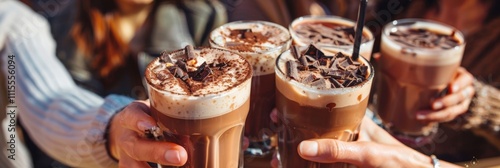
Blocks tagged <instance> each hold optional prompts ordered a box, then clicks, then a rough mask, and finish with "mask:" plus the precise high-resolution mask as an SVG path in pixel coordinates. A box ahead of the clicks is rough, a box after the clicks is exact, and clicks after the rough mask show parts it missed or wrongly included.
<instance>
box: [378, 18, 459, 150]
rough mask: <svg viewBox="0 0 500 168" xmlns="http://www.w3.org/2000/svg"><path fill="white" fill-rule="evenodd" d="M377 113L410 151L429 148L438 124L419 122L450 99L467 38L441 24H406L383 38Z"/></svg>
mask: <svg viewBox="0 0 500 168" xmlns="http://www.w3.org/2000/svg"><path fill="white" fill-rule="evenodd" d="M382 33H383V34H382V44H381V52H382V57H381V58H380V65H379V71H378V72H379V73H378V74H379V76H380V78H379V83H378V89H377V90H378V92H377V103H376V106H377V112H378V115H379V116H380V118H381V119H382V121H383V123H384V125H385V126H386V128H387V130H388V131H389V132H390V133H391V134H393V135H394V136H395V137H396V138H398V139H399V140H400V141H402V142H404V143H405V144H407V145H410V146H414V147H415V146H421V145H424V144H426V143H429V142H430V141H431V140H432V136H433V135H434V134H435V133H436V131H437V123H424V122H421V121H418V120H416V112H417V111H423V110H431V101H432V100H434V99H435V98H438V97H441V96H443V95H446V93H447V91H448V88H447V85H448V84H449V82H450V81H451V80H452V78H453V77H454V76H455V73H456V70H457V68H458V67H459V66H460V61H461V59H462V55H463V52H464V47H465V42H464V38H463V35H462V34H461V33H460V32H459V31H458V30H456V29H454V28H452V27H450V26H446V25H444V24H441V23H437V22H433V21H428V20H418V19H405V20H397V21H394V22H393V23H391V24H389V25H387V26H386V27H385V28H384V30H383V32H382Z"/></svg>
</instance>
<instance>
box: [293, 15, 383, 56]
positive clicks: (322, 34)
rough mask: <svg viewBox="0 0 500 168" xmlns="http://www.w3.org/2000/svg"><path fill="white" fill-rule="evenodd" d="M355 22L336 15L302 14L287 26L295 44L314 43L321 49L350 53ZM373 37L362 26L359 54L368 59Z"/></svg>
mask: <svg viewBox="0 0 500 168" xmlns="http://www.w3.org/2000/svg"><path fill="white" fill-rule="evenodd" d="M355 26H356V22H354V21H352V20H349V19H345V18H341V17H337V16H304V17H300V18H297V19H295V20H294V21H293V22H292V24H291V25H290V27H289V30H290V34H291V35H292V38H293V42H294V44H295V45H299V46H307V45H309V44H314V45H316V46H317V47H318V48H320V49H321V50H324V51H327V50H333V51H336V50H344V52H347V53H352V51H353V47H354V34H355ZM374 42H375V38H374V36H373V34H372V32H371V31H370V30H369V29H368V28H366V27H365V28H363V36H362V43H361V46H360V51H359V53H360V55H362V56H364V57H365V58H366V59H368V60H370V56H371V55H372V49H373V43H374Z"/></svg>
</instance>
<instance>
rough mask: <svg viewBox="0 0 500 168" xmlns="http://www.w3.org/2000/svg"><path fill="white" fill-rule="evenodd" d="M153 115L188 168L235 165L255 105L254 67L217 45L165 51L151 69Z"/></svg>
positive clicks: (149, 88) (230, 167) (149, 77)
mask: <svg viewBox="0 0 500 168" xmlns="http://www.w3.org/2000/svg"><path fill="white" fill-rule="evenodd" d="M145 76H146V80H147V83H148V91H149V98H150V101H151V115H152V116H153V117H154V118H155V120H156V121H158V125H159V126H160V128H161V129H162V130H163V131H164V136H165V139H166V140H167V141H170V142H174V143H177V144H180V145H182V146H183V147H184V148H186V151H187V153H188V161H187V163H186V164H185V165H184V166H183V167H189V168H199V167H206V168H222V167H227V168H234V167H238V164H239V159H240V143H241V136H242V131H243V127H244V123H245V119H246V117H247V114H248V110H249V104H250V99H249V98H250V87H251V85H250V84H251V76H252V71H251V66H250V64H249V63H248V62H247V61H245V60H244V58H242V57H241V56H239V55H237V54H235V53H231V52H228V51H224V50H220V49H214V48H198V49H192V47H186V49H182V50H177V51H174V52H171V53H164V54H162V56H160V57H159V58H157V59H155V60H153V61H152V62H151V63H150V64H149V65H148V67H147V69H146V73H145Z"/></svg>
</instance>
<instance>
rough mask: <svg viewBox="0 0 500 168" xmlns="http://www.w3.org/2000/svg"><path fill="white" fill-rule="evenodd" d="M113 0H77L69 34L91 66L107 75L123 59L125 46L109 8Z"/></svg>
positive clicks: (102, 76) (112, 6) (97, 71)
mask: <svg viewBox="0 0 500 168" xmlns="http://www.w3.org/2000/svg"><path fill="white" fill-rule="evenodd" d="M116 9H117V5H116V3H115V0H80V1H79V4H78V15H77V18H76V21H75V24H74V25H73V28H72V30H71V35H72V37H73V39H74V40H75V43H76V45H77V47H78V48H79V50H80V51H82V52H83V54H85V55H86V56H87V57H89V58H90V60H91V62H90V63H91V67H92V68H93V70H94V71H95V72H96V73H97V74H98V76H100V77H101V78H102V79H106V78H107V77H109V75H110V74H111V73H112V72H113V71H114V70H116V69H117V68H119V67H121V66H123V65H124V64H125V63H126V62H125V61H126V57H127V56H128V55H129V54H128V53H127V51H128V46H127V44H126V43H125V42H124V41H123V40H122V39H121V38H120V36H119V34H118V29H117V25H115V24H114V23H113V22H112V15H111V12H113V11H115V10H116Z"/></svg>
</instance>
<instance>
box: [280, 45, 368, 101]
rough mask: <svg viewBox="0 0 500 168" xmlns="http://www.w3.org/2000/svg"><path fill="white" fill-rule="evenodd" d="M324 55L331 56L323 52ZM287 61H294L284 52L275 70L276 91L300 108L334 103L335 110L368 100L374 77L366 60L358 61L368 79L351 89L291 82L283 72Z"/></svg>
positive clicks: (288, 51) (291, 56)
mask: <svg viewBox="0 0 500 168" xmlns="http://www.w3.org/2000/svg"><path fill="white" fill-rule="evenodd" d="M325 54H326V55H332V54H331V53H329V52H325ZM288 60H296V59H295V58H294V57H293V55H292V54H291V53H290V50H287V51H285V52H284V53H283V54H282V55H281V56H280V57H279V58H278V67H279V69H276V89H277V90H278V91H279V92H280V93H281V94H283V95H284V96H285V97H286V98H288V99H290V100H293V101H295V102H297V103H299V104H300V105H301V106H313V107H319V108H325V107H326V105H328V104H330V103H335V108H340V107H346V106H352V105H357V104H359V103H360V102H361V101H363V100H365V99H367V98H368V96H369V95H370V89H371V85H372V81H373V80H372V79H373V76H374V74H373V73H374V72H373V67H372V66H371V65H370V64H369V63H368V61H367V60H365V59H363V58H361V57H360V59H359V60H360V61H361V62H362V63H363V64H365V65H367V66H368V67H369V68H368V74H370V75H369V77H368V78H367V79H366V81H364V82H362V83H360V84H358V85H356V86H352V87H346V88H330V89H317V88H315V87H312V86H310V85H307V84H303V83H301V82H298V81H296V80H291V79H290V78H288V77H287V75H286V74H284V73H285V72H281V71H280V69H281V70H285V69H286V66H285V63H286V62H287V61H288Z"/></svg>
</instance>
